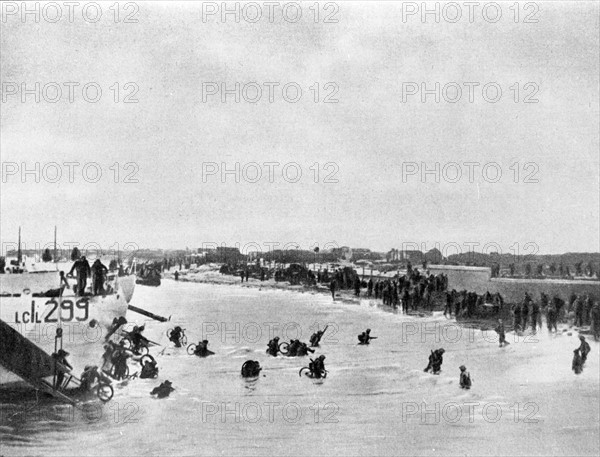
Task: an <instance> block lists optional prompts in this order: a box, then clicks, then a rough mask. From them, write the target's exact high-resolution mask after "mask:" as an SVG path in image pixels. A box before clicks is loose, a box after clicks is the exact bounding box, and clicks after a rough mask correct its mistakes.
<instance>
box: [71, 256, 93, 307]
mask: <svg viewBox="0 0 600 457" xmlns="http://www.w3.org/2000/svg"><path fill="white" fill-rule="evenodd" d="M73 271H76V272H77V295H79V296H80V297H83V294H84V293H85V287H86V286H87V278H88V276H90V273H91V269H90V265H89V263H88V261H87V260H86V258H85V256H82V257H81V258H80V259H77V260H76V261H75V263H74V264H73V266H72V267H71V271H69V273H68V274H69V275H73Z"/></svg>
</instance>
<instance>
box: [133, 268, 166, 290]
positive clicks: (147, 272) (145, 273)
mask: <svg viewBox="0 0 600 457" xmlns="http://www.w3.org/2000/svg"><path fill="white" fill-rule="evenodd" d="M135 283H136V284H139V285H141V286H150V287H158V286H160V271H159V270H158V268H157V267H155V266H147V265H142V266H141V268H140V269H139V270H138V271H137V279H136V281H135Z"/></svg>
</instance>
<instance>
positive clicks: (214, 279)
mask: <svg viewBox="0 0 600 457" xmlns="http://www.w3.org/2000/svg"><path fill="white" fill-rule="evenodd" d="M164 277H165V279H172V280H175V278H174V272H165V273H164ZM178 281H181V282H193V283H200V284H212V285H226V286H238V287H242V288H252V289H259V290H260V289H267V290H280V291H290V292H297V293H302V294H304V293H312V294H320V295H327V296H331V291H330V290H329V287H327V286H324V285H322V284H317V285H314V286H307V285H302V284H300V285H292V284H290V283H289V282H288V281H275V279H273V278H271V279H268V280H264V281H261V280H260V279H256V278H249V280H248V281H243V282H242V280H241V278H240V277H238V276H234V275H227V274H222V273H220V272H219V270H218V269H217V268H215V267H213V268H205V269H203V270H197V271H193V272H184V273H180V276H179V279H178ZM363 294H364V295H363ZM335 297H336V298H335V301H336V302H338V303H342V304H347V305H356V306H363V305H364V306H380V307H381V308H382V309H386V310H387V311H392V310H393V308H391V307H389V306H384V305H383V304H382V301H381V300H380V299H375V298H368V297H366V290H363V289H361V296H360V297H356V296H355V295H354V291H353V290H352V289H341V290H340V289H338V290H336V292H335ZM443 297H445V292H442V293H438V294H437V295H436V296H434V299H433V306H432V310H431V311H429V310H425V309H418V310H417V311H409V312H408V313H407V314H403V313H402V311H401V310H400V308H398V309H397V310H393V311H397V313H398V314H402V315H404V316H407V317H412V318H418V319H422V318H427V317H431V316H433V313H439V312H443V310H444V298H443ZM499 318H500V319H503V320H504V325H505V330H506V332H507V333H512V332H514V329H513V326H512V318H511V317H510V309H509V308H508V306H507V307H506V308H505V309H504V310H503V312H502V313H501V314H500V315H495V316H490V317H472V318H458V319H457V318H456V317H455V316H452V317H451V318H448V321H451V322H455V323H456V324H457V325H460V326H462V327H465V328H474V329H479V330H484V331H488V330H492V329H494V328H495V327H496V325H497V324H498V322H497V321H498V319H499ZM543 324H545V321H543ZM558 327H559V331H560V332H563V333H564V332H579V329H578V328H576V327H574V326H570V325H569V324H567V323H559V325H558ZM542 328H543V327H542ZM542 328H540V329H539V331H541V330H542ZM581 330H582V333H583V334H589V331H586V330H584V329H581ZM524 333H525V334H527V333H529V332H528V331H526V332H524ZM520 334H521V335H522V334H523V332H520Z"/></svg>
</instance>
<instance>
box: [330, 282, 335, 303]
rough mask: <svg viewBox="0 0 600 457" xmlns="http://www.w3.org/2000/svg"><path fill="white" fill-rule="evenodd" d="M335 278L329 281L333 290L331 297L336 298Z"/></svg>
mask: <svg viewBox="0 0 600 457" xmlns="http://www.w3.org/2000/svg"><path fill="white" fill-rule="evenodd" d="M335 286H336V284H335V279H332V280H331V282H330V283H329V290H330V291H331V298H333V299H334V300H335Z"/></svg>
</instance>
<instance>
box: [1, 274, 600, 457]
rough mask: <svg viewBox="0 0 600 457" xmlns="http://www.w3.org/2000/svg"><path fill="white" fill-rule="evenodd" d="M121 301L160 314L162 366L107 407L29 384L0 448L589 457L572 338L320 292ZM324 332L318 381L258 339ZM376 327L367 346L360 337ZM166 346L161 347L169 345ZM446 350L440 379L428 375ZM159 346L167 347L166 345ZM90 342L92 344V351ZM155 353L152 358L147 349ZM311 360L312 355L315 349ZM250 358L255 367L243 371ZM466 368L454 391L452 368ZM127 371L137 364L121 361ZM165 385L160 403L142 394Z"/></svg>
mask: <svg viewBox="0 0 600 457" xmlns="http://www.w3.org/2000/svg"><path fill="white" fill-rule="evenodd" d="M132 304H134V305H136V306H138V307H142V308H145V309H148V310H150V311H152V312H154V313H156V314H160V315H165V316H167V317H168V316H171V321H170V322H167V323H159V322H155V321H145V320H144V318H143V316H140V315H136V314H135V313H129V314H128V318H129V320H130V321H136V322H137V323H138V324H140V323H142V322H146V334H147V336H148V337H149V338H150V339H151V340H153V341H156V342H158V343H159V344H160V345H159V346H157V347H155V348H153V349H152V351H151V352H152V353H153V354H154V355H156V357H157V361H158V363H159V367H160V376H159V378H158V379H155V380H140V379H136V380H131V381H129V382H128V383H125V384H122V385H119V386H117V387H116V389H115V396H114V398H113V399H112V401H110V402H109V403H107V404H100V403H99V402H88V403H85V404H83V405H80V406H79V407H77V408H72V407H70V406H65V405H60V404H58V403H56V402H54V401H51V400H48V399H46V398H36V395H35V393H31V392H29V393H21V394H18V395H15V394H13V395H9V394H6V393H5V394H4V395H3V396H2V404H1V405H0V407H1V413H2V414H1V420H0V433H1V434H2V444H1V449H0V453H1V454H2V455H44V456H48V455H56V456H64V455H107V456H109V455H110V456H112V455H149V454H150V455H165V454H169V455H215V454H223V455H240V456H247V455H277V456H282V455H307V456H308V455H310V456H314V455H478V456H481V455H500V454H501V455H597V454H598V452H599V438H600V434H599V424H600V416H599V408H600V406H599V403H600V398H599V397H600V394H599V387H600V381H599V357H598V352H599V345H598V343H595V342H593V341H592V342H590V344H591V346H592V352H591V354H590V356H589V358H588V361H587V364H586V367H585V369H584V372H583V373H582V374H581V375H579V376H576V375H574V374H573V372H572V371H571V357H572V354H573V353H572V351H573V349H574V348H576V347H577V346H578V343H579V342H578V340H577V334H576V333H573V334H572V335H571V336H569V335H567V333H566V332H565V333H562V334H560V335H558V336H556V337H551V336H549V335H548V334H547V331H546V330H545V329H543V330H541V331H539V332H538V334H537V335H529V336H527V337H523V336H521V337H516V336H515V335H513V334H509V335H508V340H509V341H510V342H511V344H510V345H509V346H508V347H505V348H502V349H500V348H499V347H498V344H497V339H496V336H495V334H493V333H491V332H488V333H483V332H481V331H480V330H470V329H465V328H462V327H459V326H457V325H456V324H455V323H454V322H453V321H449V320H446V319H445V318H443V316H439V315H434V316H433V317H427V318H414V317H405V316H402V315H401V314H396V313H392V312H389V311H388V310H384V309H382V308H381V307H379V306H376V305H375V304H374V303H369V302H368V301H365V302H363V304H361V305H349V304H342V303H341V302H336V303H332V301H331V298H330V297H328V296H325V295H320V294H314V295H313V294H310V293H297V292H287V291H278V290H269V289H262V290H259V289H252V288H242V287H239V286H216V285H214V286H213V285H205V284H193V283H184V282H174V281H169V280H165V281H163V285H162V286H161V287H159V288H149V287H142V286H139V287H138V288H137V290H136V294H135V296H134V299H133V302H132ZM326 324H329V325H330V327H329V329H328V330H327V333H326V334H325V336H324V337H323V340H322V344H321V348H319V349H317V352H316V353H315V354H314V355H319V354H325V355H326V357H327V358H326V360H325V364H326V368H327V369H328V371H329V374H328V376H327V378H326V379H325V380H321V381H317V380H311V379H309V378H307V377H300V376H299V374H298V372H299V370H300V368H302V367H303V366H306V365H307V364H308V358H306V357H305V358H284V357H277V358H273V357H269V356H267V354H266V353H265V348H266V344H267V342H268V340H269V339H270V338H271V337H272V336H273V335H275V334H276V335H279V336H280V337H281V339H282V340H289V339H290V338H301V339H302V340H304V341H308V338H309V337H310V334H311V333H312V332H313V331H315V330H316V329H317V328H323V327H324V326H325V325H326ZM175 325H181V326H182V327H184V328H185V329H186V334H187V336H188V339H189V343H192V342H197V341H199V340H202V339H208V340H209V341H210V345H209V348H210V349H211V350H213V351H214V352H215V353H216V355H215V356H212V357H209V358H206V359H200V358H197V357H194V356H190V355H188V354H187V353H186V351H185V349H184V348H182V349H175V348H173V347H171V345H170V344H169V343H168V341H167V338H166V331H167V330H168V329H170V328H172V327H174V326H175ZM367 327H369V328H371V329H372V335H374V336H377V337H378V339H376V340H373V342H372V344H371V345H369V346H358V345H357V344H356V342H357V334H358V333H360V332H361V331H363V330H364V329H365V328H367ZM165 347H166V349H164V348H165ZM438 347H444V348H445V350H446V353H445V354H444V364H443V367H442V373H441V374H440V375H439V376H434V375H431V374H428V373H424V372H423V368H424V367H425V366H426V365H427V357H428V355H429V352H430V351H431V350H432V349H436V348H438ZM163 349H164V351H163ZM99 352H101V351H99ZM157 354H160V355H157ZM314 355H311V356H312V357H314ZM248 359H253V360H258V361H259V362H260V364H261V366H262V367H263V371H262V374H261V376H260V377H258V378H256V379H252V380H244V379H242V378H241V376H240V368H241V366H242V364H243V363H244V361H246V360H248ZM462 364H464V365H466V366H467V368H468V371H469V372H470V373H471V375H472V378H473V380H474V381H473V387H472V389H471V390H462V389H460V388H459V385H458V375H459V368H458V367H459V366H460V365H462ZM132 369H136V368H135V367H134V364H132ZM165 379H168V380H170V381H172V383H173V387H175V389H176V390H175V391H174V392H173V393H172V394H171V395H170V397H168V398H166V399H156V398H153V397H151V396H150V394H149V392H150V391H151V390H152V389H153V388H154V387H155V386H157V385H158V384H159V383H160V382H162V381H164V380H165Z"/></svg>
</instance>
